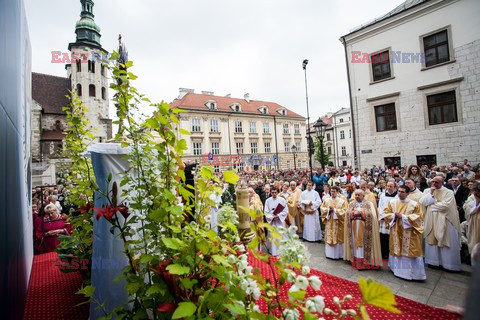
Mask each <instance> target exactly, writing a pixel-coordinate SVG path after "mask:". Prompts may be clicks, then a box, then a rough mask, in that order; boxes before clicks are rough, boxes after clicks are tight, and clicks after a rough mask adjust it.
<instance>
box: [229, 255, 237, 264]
mask: <svg viewBox="0 0 480 320" xmlns="http://www.w3.org/2000/svg"><path fill="white" fill-rule="evenodd" d="M236 260H237V259H236V258H235V256H234V255H233V254H231V255H229V256H228V258H227V261H228V263H230V264H234V263H235V261H236Z"/></svg>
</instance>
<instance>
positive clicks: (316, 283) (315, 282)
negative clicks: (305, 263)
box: [308, 276, 322, 290]
mask: <svg viewBox="0 0 480 320" xmlns="http://www.w3.org/2000/svg"><path fill="white" fill-rule="evenodd" d="M308 281H309V282H310V285H311V286H312V288H313V289H315V290H320V286H321V285H322V280H320V278H319V277H317V276H310V277H309V278H308Z"/></svg>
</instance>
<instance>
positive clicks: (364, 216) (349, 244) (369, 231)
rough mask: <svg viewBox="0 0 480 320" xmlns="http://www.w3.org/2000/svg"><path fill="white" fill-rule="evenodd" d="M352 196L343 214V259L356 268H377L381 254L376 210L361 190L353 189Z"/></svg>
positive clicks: (380, 263)
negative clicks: (352, 199)
mask: <svg viewBox="0 0 480 320" xmlns="http://www.w3.org/2000/svg"><path fill="white" fill-rule="evenodd" d="M354 196H355V200H354V201H353V202H351V203H350V204H349V206H348V209H347V212H346V214H345V220H344V221H345V222H344V223H345V228H344V230H345V231H344V235H345V236H344V241H345V242H344V246H343V249H344V250H343V260H349V261H351V262H352V266H353V267H354V268H356V269H378V268H379V267H381V266H382V255H381V251H380V234H379V231H378V219H377V214H376V210H375V207H374V205H373V203H371V202H370V201H368V200H366V199H365V192H364V191H363V190H361V189H358V190H355V193H354Z"/></svg>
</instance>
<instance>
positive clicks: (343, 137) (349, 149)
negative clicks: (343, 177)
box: [330, 108, 353, 166]
mask: <svg viewBox="0 0 480 320" xmlns="http://www.w3.org/2000/svg"><path fill="white" fill-rule="evenodd" d="M331 125H332V131H333V145H334V149H335V152H334V155H333V157H332V159H330V161H332V162H333V163H334V165H335V166H353V138H352V123H351V121H350V109H348V108H341V109H340V110H338V111H337V112H335V113H334V114H333V115H332V124H331Z"/></svg>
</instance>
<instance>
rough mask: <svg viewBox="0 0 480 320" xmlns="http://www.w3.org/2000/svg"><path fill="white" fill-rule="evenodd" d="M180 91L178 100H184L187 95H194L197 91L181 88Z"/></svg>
mask: <svg viewBox="0 0 480 320" xmlns="http://www.w3.org/2000/svg"><path fill="white" fill-rule="evenodd" d="M179 91H180V93H179V94H178V99H182V98H183V97H185V95H186V94H187V93H194V92H195V89H188V88H180V89H179Z"/></svg>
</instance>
